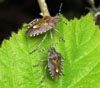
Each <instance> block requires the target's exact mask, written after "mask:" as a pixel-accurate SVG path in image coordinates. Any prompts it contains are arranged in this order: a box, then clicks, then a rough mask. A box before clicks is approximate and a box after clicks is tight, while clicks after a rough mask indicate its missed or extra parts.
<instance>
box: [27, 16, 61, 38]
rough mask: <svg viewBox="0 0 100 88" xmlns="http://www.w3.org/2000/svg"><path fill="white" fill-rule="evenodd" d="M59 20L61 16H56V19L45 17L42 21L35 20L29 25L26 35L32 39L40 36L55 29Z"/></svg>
mask: <svg viewBox="0 0 100 88" xmlns="http://www.w3.org/2000/svg"><path fill="white" fill-rule="evenodd" d="M59 20H60V18H59V15H56V16H55V17H51V16H45V17H43V18H42V19H35V20H33V21H31V22H30V23H29V24H28V27H27V28H28V30H27V32H26V34H27V35H28V36H30V37H32V36H36V35H40V34H42V33H44V32H47V31H49V30H51V29H52V28H54V27H55V26H56V24H57V23H58V22H59Z"/></svg>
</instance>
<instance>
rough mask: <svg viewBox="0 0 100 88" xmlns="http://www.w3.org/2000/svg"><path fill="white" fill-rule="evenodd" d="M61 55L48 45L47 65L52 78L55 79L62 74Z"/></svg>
mask: <svg viewBox="0 0 100 88" xmlns="http://www.w3.org/2000/svg"><path fill="white" fill-rule="evenodd" d="M62 61H63V60H62V56H61V54H60V53H58V52H56V50H55V49H54V48H53V47H50V54H49V56H48V67H49V71H50V74H51V77H52V78H53V79H57V78H58V77H59V76H60V75H62V69H63V66H62Z"/></svg>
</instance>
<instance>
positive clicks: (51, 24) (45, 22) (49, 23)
mask: <svg viewBox="0 0 100 88" xmlns="http://www.w3.org/2000/svg"><path fill="white" fill-rule="evenodd" d="M61 7H62V3H61V5H60V9H59V14H57V15H56V16H54V17H52V16H45V17H43V18H41V19H35V20H33V21H31V22H30V23H29V24H28V27H27V29H28V30H27V31H26V34H27V35H28V36H29V37H35V36H38V35H41V34H43V33H45V32H47V31H49V30H51V29H54V30H55V31H56V32H57V33H59V35H60V37H61V38H62V36H61V33H60V32H59V31H58V30H57V29H56V28H55V27H56V24H57V23H58V22H60V11H61ZM50 35H51V40H52V32H51V31H50ZM46 36H47V33H46V34H45V35H44V37H43V39H42V41H41V42H40V44H39V45H37V47H39V46H40V45H41V44H42V43H43V42H44V40H45V39H46ZM35 50H37V48H36V49H34V50H33V51H32V52H31V53H33V52H34V51H35Z"/></svg>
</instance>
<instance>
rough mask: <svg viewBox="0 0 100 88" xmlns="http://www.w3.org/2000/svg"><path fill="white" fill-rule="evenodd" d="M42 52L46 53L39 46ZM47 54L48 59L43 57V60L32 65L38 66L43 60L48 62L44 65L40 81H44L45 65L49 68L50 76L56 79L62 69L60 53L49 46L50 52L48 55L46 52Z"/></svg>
mask: <svg viewBox="0 0 100 88" xmlns="http://www.w3.org/2000/svg"><path fill="white" fill-rule="evenodd" d="M39 49H40V50H41V51H42V52H43V53H44V54H46V53H45V52H44V50H42V49H41V48H39ZM46 55H47V56H48V59H45V60H41V61H40V62H39V63H38V64H36V65H34V66H38V65H39V64H40V63H41V62H44V61H47V62H48V64H47V65H46V66H45V70H44V76H43V78H42V80H41V82H43V81H44V79H45V73H46V69H47V67H48V68H49V72H50V75H51V77H52V79H54V80H56V79H58V78H59V76H61V75H62V74H63V73H62V70H63V64H62V62H63V61H64V59H63V57H62V55H61V54H60V53H59V52H57V51H56V50H55V48H54V47H50V53H49V55H48V54H46Z"/></svg>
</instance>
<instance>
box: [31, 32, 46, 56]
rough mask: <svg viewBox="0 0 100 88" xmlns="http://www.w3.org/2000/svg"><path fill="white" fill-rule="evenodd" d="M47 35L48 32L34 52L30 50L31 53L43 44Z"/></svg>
mask: <svg viewBox="0 0 100 88" xmlns="http://www.w3.org/2000/svg"><path fill="white" fill-rule="evenodd" d="M46 37H47V33H46V34H45V35H44V37H43V39H42V41H41V43H40V44H39V45H38V46H37V48H36V49H34V50H33V51H32V52H30V54H32V53H33V52H35V51H36V50H37V49H38V48H39V47H40V46H41V44H42V43H43V42H44V40H45V39H46Z"/></svg>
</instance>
